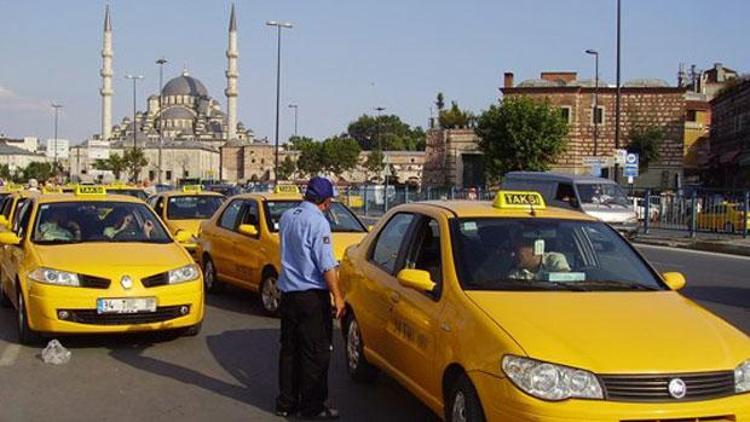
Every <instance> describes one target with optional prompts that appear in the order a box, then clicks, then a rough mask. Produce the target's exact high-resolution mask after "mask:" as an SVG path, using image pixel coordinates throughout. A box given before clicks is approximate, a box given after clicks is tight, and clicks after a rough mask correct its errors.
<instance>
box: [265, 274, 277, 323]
mask: <svg viewBox="0 0 750 422" xmlns="http://www.w3.org/2000/svg"><path fill="white" fill-rule="evenodd" d="M277 280H278V277H276V274H275V273H272V272H268V273H267V274H265V275H264V276H263V281H262V282H261V283H260V302H261V305H263V312H265V313H266V315H268V316H273V317H275V316H278V315H279V304H280V303H281V292H280V291H279V289H278V287H276V281H277Z"/></svg>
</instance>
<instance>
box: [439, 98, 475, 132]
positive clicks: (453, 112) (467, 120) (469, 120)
mask: <svg viewBox="0 0 750 422" xmlns="http://www.w3.org/2000/svg"><path fill="white" fill-rule="evenodd" d="M438 121H439V123H440V127H441V128H442V129H462V128H468V127H473V126H474V125H475V122H476V117H475V116H474V115H473V114H472V113H471V112H470V111H467V110H461V108H460V107H459V106H458V103H457V102H456V101H451V108H450V109H448V110H443V109H440V112H439V113H438Z"/></svg>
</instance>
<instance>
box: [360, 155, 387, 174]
mask: <svg viewBox="0 0 750 422" xmlns="http://www.w3.org/2000/svg"><path fill="white" fill-rule="evenodd" d="M363 166H364V168H365V169H367V171H368V172H371V173H375V174H380V173H381V172H382V171H383V169H384V168H385V155H384V154H383V151H381V150H379V149H375V150H372V151H371V152H370V153H369V154H367V159H366V160H365V162H364V164H363Z"/></svg>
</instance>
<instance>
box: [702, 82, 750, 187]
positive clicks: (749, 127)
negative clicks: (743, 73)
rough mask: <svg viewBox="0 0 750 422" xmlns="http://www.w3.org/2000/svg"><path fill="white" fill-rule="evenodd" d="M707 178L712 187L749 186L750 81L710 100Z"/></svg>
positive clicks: (739, 84) (728, 89) (738, 84)
mask: <svg viewBox="0 0 750 422" xmlns="http://www.w3.org/2000/svg"><path fill="white" fill-rule="evenodd" d="M710 137H711V138H710V139H711V160H710V171H709V172H708V174H709V177H710V179H709V180H708V183H709V184H711V185H714V186H720V187H730V188H748V187H750V79H744V80H742V81H741V82H738V83H736V84H735V85H734V86H731V87H727V89H725V90H724V91H723V92H721V93H720V94H719V95H717V96H716V98H714V99H713V100H712V101H711V135H710Z"/></svg>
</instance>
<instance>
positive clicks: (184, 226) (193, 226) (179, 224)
mask: <svg viewBox="0 0 750 422" xmlns="http://www.w3.org/2000/svg"><path fill="white" fill-rule="evenodd" d="M204 221H205V220H169V222H167V225H168V226H169V231H170V232H172V234H174V233H177V232H178V231H179V230H186V231H188V232H189V233H190V234H192V235H193V236H196V235H197V234H198V231H199V230H200V227H201V223H202V222H204Z"/></svg>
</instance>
